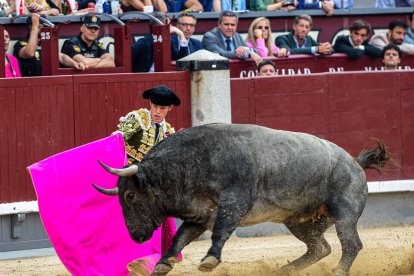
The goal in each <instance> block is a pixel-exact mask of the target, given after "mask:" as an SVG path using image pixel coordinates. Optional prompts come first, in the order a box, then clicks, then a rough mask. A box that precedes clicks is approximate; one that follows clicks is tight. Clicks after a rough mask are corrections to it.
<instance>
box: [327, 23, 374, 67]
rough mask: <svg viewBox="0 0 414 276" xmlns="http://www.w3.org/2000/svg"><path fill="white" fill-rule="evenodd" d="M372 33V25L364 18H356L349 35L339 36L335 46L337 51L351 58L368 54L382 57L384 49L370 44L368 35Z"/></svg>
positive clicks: (350, 27)
mask: <svg viewBox="0 0 414 276" xmlns="http://www.w3.org/2000/svg"><path fill="white" fill-rule="evenodd" d="M370 33H371V25H370V24H369V23H368V22H366V21H364V20H355V21H354V22H352V23H351V25H350V26H349V35H347V36H345V35H343V36H339V37H338V38H337V39H336V41H335V44H334V46H333V48H334V50H335V52H336V53H344V54H347V55H348V57H349V58H351V59H357V58H360V57H363V56H364V55H368V56H370V57H381V56H382V51H381V50H380V49H378V48H375V47H374V46H371V45H369V44H368V41H367V40H368V36H369V34H370Z"/></svg>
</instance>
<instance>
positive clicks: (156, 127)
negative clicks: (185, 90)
mask: <svg viewBox="0 0 414 276" xmlns="http://www.w3.org/2000/svg"><path fill="white" fill-rule="evenodd" d="M142 97H143V98H144V99H149V100H150V107H151V108H150V110H148V109H145V108H141V109H139V110H134V111H132V112H129V113H128V114H127V115H126V116H125V117H121V118H120V119H119V121H120V123H119V124H118V131H119V132H120V133H122V135H123V137H124V140H125V146H126V152H127V154H128V160H129V163H130V164H131V163H133V162H140V161H141V160H142V158H144V155H145V154H146V153H147V152H148V151H149V150H150V149H151V148H152V147H153V146H154V145H155V144H156V143H158V142H159V141H161V140H163V139H164V138H166V137H168V136H170V135H171V134H173V133H174V132H175V130H174V128H173V127H171V125H170V124H169V123H167V122H166V121H165V117H166V116H167V114H168V112H169V111H170V110H171V109H172V106H173V105H175V106H179V105H180V103H181V101H180V98H178V96H177V95H176V94H175V93H174V91H172V90H171V89H170V88H169V87H167V86H156V87H154V88H151V89H148V90H146V91H144V93H143V94H142Z"/></svg>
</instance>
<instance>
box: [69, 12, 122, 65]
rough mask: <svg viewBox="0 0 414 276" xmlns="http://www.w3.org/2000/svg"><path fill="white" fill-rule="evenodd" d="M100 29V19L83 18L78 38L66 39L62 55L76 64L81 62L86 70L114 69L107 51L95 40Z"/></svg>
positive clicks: (90, 16) (87, 16)
mask: <svg viewBox="0 0 414 276" xmlns="http://www.w3.org/2000/svg"><path fill="white" fill-rule="evenodd" d="M100 28H101V19H100V18H99V17H98V16H95V15H86V16H85V17H84V18H83V24H82V26H81V29H80V30H81V33H80V34H79V36H77V37H74V38H71V39H68V40H66V41H65V43H64V44H63V47H62V53H64V54H67V55H68V56H69V57H71V58H73V59H74V60H75V61H77V62H82V63H84V64H85V65H86V68H87V69H88V68H105V67H115V62H114V59H113V58H112V56H111V55H110V54H109V52H108V51H107V50H105V49H104V48H103V46H102V44H101V43H99V42H98V41H97V40H96V39H97V38H98V35H99V29H100Z"/></svg>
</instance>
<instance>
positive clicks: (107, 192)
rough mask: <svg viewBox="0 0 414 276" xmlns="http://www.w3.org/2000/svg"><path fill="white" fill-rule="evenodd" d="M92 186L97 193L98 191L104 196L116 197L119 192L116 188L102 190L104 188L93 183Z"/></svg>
mask: <svg viewBox="0 0 414 276" xmlns="http://www.w3.org/2000/svg"><path fill="white" fill-rule="evenodd" d="M92 186H93V187H95V189H97V190H98V191H100V192H101V193H103V194H105V195H118V192H119V189H118V187H116V188H113V189H104V188H101V187H99V186H97V185H95V184H94V183H92Z"/></svg>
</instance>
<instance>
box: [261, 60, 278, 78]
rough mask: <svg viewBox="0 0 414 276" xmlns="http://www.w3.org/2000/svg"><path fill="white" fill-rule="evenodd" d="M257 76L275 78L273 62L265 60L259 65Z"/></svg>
mask: <svg viewBox="0 0 414 276" xmlns="http://www.w3.org/2000/svg"><path fill="white" fill-rule="evenodd" d="M257 72H258V74H257V75H258V76H260V77H265V76H275V75H276V65H275V63H274V62H273V61H271V60H269V59H265V60H263V61H262V62H260V63H259V65H258V66H257Z"/></svg>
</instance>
